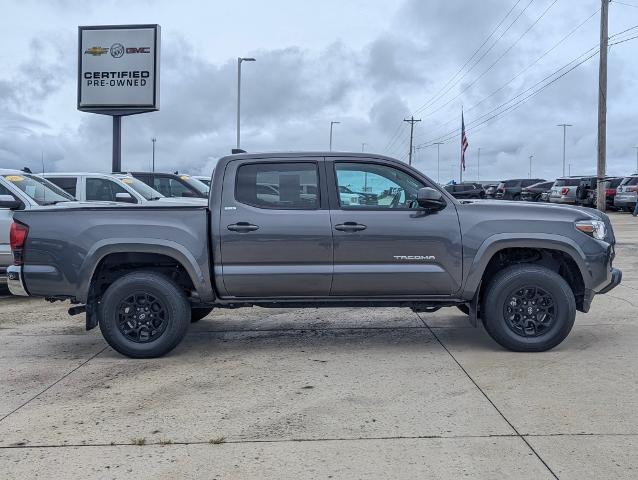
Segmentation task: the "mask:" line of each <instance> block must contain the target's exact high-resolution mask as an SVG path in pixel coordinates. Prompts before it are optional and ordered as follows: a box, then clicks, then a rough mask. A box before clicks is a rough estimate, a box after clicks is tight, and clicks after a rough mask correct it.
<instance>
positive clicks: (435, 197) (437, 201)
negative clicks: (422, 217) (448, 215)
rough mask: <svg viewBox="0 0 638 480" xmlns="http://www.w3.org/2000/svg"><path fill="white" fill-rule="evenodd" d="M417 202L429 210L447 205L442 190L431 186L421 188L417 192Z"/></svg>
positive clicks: (439, 208)
mask: <svg viewBox="0 0 638 480" xmlns="http://www.w3.org/2000/svg"><path fill="white" fill-rule="evenodd" d="M416 202H417V203H418V204H419V207H422V208H425V209H427V210H441V209H442V208H444V207H445V200H444V199H443V195H441V192H439V191H437V190H434V189H433V188H431V187H423V188H419V191H418V192H417V194H416Z"/></svg>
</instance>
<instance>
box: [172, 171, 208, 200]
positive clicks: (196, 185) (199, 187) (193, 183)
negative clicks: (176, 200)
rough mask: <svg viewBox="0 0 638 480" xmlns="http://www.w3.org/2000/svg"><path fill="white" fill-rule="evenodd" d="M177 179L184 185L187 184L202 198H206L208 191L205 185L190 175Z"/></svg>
mask: <svg viewBox="0 0 638 480" xmlns="http://www.w3.org/2000/svg"><path fill="white" fill-rule="evenodd" d="M179 178H180V180H182V181H183V182H184V183H187V184H188V185H189V186H190V187H191V188H193V189H194V190H195V191H197V192H199V193H200V194H202V195H203V196H208V190H209V189H208V187H207V186H206V184H204V183H202V182H200V181H199V180H197V179H196V178H193V177H191V176H190V175H180V176H179Z"/></svg>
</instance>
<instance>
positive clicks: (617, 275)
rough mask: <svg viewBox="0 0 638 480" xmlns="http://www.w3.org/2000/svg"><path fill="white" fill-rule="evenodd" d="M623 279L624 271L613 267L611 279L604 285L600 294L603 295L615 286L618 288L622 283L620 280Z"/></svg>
mask: <svg viewBox="0 0 638 480" xmlns="http://www.w3.org/2000/svg"><path fill="white" fill-rule="evenodd" d="M621 281H622V271H621V270H618V269H617V268H612V269H611V281H610V282H609V284H608V285H606V286H605V287H603V288H602V289H601V290H600V291H599V292H598V294H600V295H603V294H605V293H607V292H609V291H611V290H613V289H614V288H616V287H617V286H618V285H620V282H621Z"/></svg>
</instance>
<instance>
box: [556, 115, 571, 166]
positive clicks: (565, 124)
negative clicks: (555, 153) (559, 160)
mask: <svg viewBox="0 0 638 480" xmlns="http://www.w3.org/2000/svg"><path fill="white" fill-rule="evenodd" d="M556 126H557V127H563V177H564V176H565V140H566V139H567V127H571V126H572V125H570V124H568V123H559V124H558V125H556Z"/></svg>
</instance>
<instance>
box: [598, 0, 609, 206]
mask: <svg viewBox="0 0 638 480" xmlns="http://www.w3.org/2000/svg"><path fill="white" fill-rule="evenodd" d="M608 23H609V0H602V6H601V9H600V54H599V55H600V66H599V69H598V168H597V176H598V188H597V190H598V195H597V199H596V200H597V201H596V203H597V205H596V208H598V210H600V211H602V212H604V211H605V205H606V203H607V202H606V201H605V200H606V196H605V182H604V178H605V173H606V172H605V171H606V167H607V165H606V163H607V49H608V44H609V35H608V34H609V25H608Z"/></svg>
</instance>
